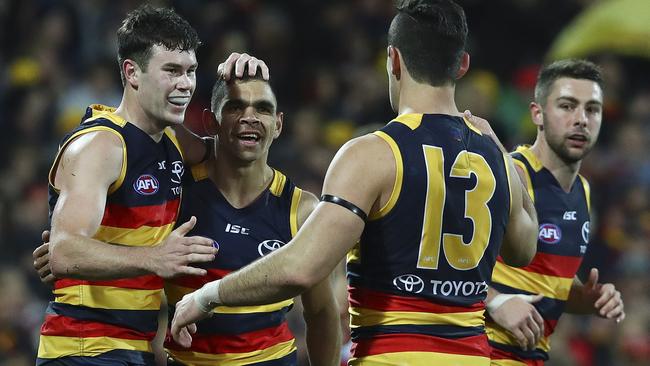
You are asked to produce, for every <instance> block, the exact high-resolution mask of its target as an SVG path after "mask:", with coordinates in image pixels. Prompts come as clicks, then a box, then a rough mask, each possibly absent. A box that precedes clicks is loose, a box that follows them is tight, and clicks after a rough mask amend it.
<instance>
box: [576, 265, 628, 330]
mask: <svg viewBox="0 0 650 366" xmlns="http://www.w3.org/2000/svg"><path fill="white" fill-rule="evenodd" d="M566 311H567V312H568V313H573V314H595V315H598V316H599V317H601V318H605V319H615V320H616V322H617V323H619V322H621V321H622V320H624V319H625V311H624V304H623V298H622V297H621V293H620V292H619V291H618V290H617V289H616V287H615V286H614V285H613V284H611V283H598V269H596V268H592V269H591V271H590V272H589V278H588V279H587V282H585V283H584V284H583V283H582V282H581V281H580V280H579V279H578V278H577V277H574V279H573V285H572V286H571V292H569V298H568V299H567V303H566Z"/></svg>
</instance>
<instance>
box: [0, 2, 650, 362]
mask: <svg viewBox="0 0 650 366" xmlns="http://www.w3.org/2000/svg"><path fill="white" fill-rule="evenodd" d="M610 1H612V2H615V1H619V2H621V1H628V2H629V1H630V0H610ZM646 1H647V0H646ZM604 2H607V1H606V0H601V1H597V0H593V1H592V0H563V1H560V0H554V1H548V0H547V1H544V0H491V1H483V0H467V1H462V0H460V1H459V3H460V4H461V5H463V6H464V8H465V10H466V13H467V18H468V22H469V28H470V41H469V44H468V49H469V51H470V54H471V63H472V65H471V68H470V72H469V73H468V74H467V75H466V77H465V78H463V79H462V80H461V81H460V82H459V83H458V86H457V101H458V105H459V108H460V109H461V110H462V109H465V108H470V109H471V110H472V112H473V113H474V114H476V115H479V116H482V117H484V118H486V119H488V120H489V121H490V122H491V123H492V125H493V127H494V128H495V130H496V131H497V133H498V135H499V136H500V137H501V139H502V141H503V142H504V144H505V145H506V146H507V147H508V148H513V147H514V146H516V144H520V143H531V142H532V141H533V140H534V136H535V129H534V126H533V124H532V122H531V120H530V116H529V112H528V104H529V102H530V101H531V100H532V96H533V87H534V83H535V78H536V75H537V72H538V70H539V68H540V65H541V64H542V63H544V62H548V58H547V56H548V53H549V49H550V48H551V46H552V45H553V42H554V41H555V40H556V38H557V37H558V35H559V34H560V33H561V32H562V31H563V30H565V28H566V27H567V26H568V25H570V24H572V22H573V21H575V19H577V18H578V17H580V16H582V15H584V13H585V12H587V11H588V10H589V9H591V8H592V7H595V6H598V5H601V3H604ZM152 3H153V4H154V5H160V6H172V7H174V8H175V9H176V10H177V11H178V12H179V13H180V14H181V15H183V16H184V17H185V18H186V19H187V20H188V21H189V22H190V23H191V24H192V25H193V26H194V27H195V28H196V29H197V31H198V32H199V35H200V37H201V39H202V41H203V46H201V48H200V49H199V50H198V52H197V55H198V58H199V65H200V66H199V70H198V77H197V80H198V87H197V90H196V93H195V96H194V99H193V102H192V104H191V106H190V108H189V110H188V113H187V115H186V124H187V125H188V126H189V127H190V128H191V129H193V130H194V131H196V132H197V133H203V131H202V130H201V128H200V115H201V112H202V110H203V109H204V108H209V99H210V91H211V88H212V85H213V82H214V79H215V71H216V67H217V65H218V64H219V63H220V62H221V61H223V60H224V59H225V58H226V57H227V56H228V55H229V54H230V53H231V52H233V51H238V52H241V51H246V52H248V53H251V54H254V55H255V56H257V57H259V58H261V59H263V60H265V61H266V62H267V64H268V65H269V66H270V69H271V79H272V85H273V87H274V89H275V91H276V93H277V97H278V102H279V109H280V110H281V111H283V112H284V113H285V125H284V130H283V133H282V136H281V137H280V138H279V139H278V140H277V141H276V142H275V143H274V145H273V147H272V148H271V157H270V161H271V164H272V165H273V166H274V167H276V168H279V169H280V170H282V171H284V172H285V173H286V174H287V175H288V176H289V177H291V178H292V179H293V180H294V181H295V182H296V183H297V184H298V185H299V186H302V187H303V188H305V189H308V190H310V191H312V192H314V193H316V194H319V193H320V188H321V184H322V179H323V176H324V173H325V171H326V169H327V166H328V164H329V162H330V160H331V158H332V157H333V155H334V153H335V152H336V150H337V149H338V148H339V147H340V146H341V145H342V144H343V143H344V142H345V141H347V140H348V139H350V138H351V137H354V136H356V135H359V134H363V133H366V132H369V131H372V130H374V129H376V128H378V127H379V126H381V125H382V124H385V123H386V122H388V121H389V120H390V119H391V118H392V117H394V113H393V112H392V111H391V109H390V105H389V102H388V94H387V77H386V71H385V49H386V32H387V29H388V26H389V24H390V20H391V19H392V16H393V15H394V7H393V3H392V2H391V1H390V0H330V1H318V0H304V1H297V0H296V1H269V0H266V1H262V0H227V1H201V0H184V1H181V0H178V1H154V2H152ZM139 4H140V2H139V1H134V0H110V1H109V0H85V1H73V0H69V1H66V0H61V1H55V0H0V47H1V48H0V127H1V132H0V157H2V160H1V162H0V291H1V292H0V366H4V365H17V366H20V365H30V364H31V365H33V362H34V357H35V350H36V348H37V343H38V329H39V326H40V323H41V321H42V318H43V311H44V309H45V306H46V302H47V301H48V300H49V299H50V298H51V294H50V290H49V289H48V288H46V287H45V286H44V285H42V284H41V283H40V282H39V280H38V276H37V275H36V274H35V272H34V271H33V270H32V259H31V253H32V250H33V249H34V248H35V247H36V246H38V245H39V244H40V242H41V231H42V230H43V229H46V228H48V208H47V175H48V170H49V167H50V163H51V161H52V159H53V157H54V155H55V153H56V151H57V144H58V142H59V140H60V138H61V137H62V136H63V134H64V133H65V132H66V131H68V130H70V129H72V128H73V127H74V126H75V125H76V124H78V123H79V120H80V117H81V116H82V114H83V112H84V110H85V107H86V106H88V105H89V104H92V103H102V104H106V105H111V106H117V105H118V104H119V102H120V99H121V95H122V87H121V83H120V77H119V68H118V65H117V62H116V41H115V31H116V30H117V28H118V27H119V24H120V22H121V20H122V19H123V18H124V16H125V14H126V13H127V12H128V11H129V10H131V9H133V8H135V7H137V6H138V5H139ZM638 16H642V17H643V16H645V19H646V21H647V20H648V19H650V14H648V13H645V15H644V14H643V13H642V14H635V13H634V12H633V11H631V14H630V19H631V18H634V17H638ZM621 24H622V23H620V24H619V25H621ZM614 27H616V25H614ZM648 28H650V26H648ZM646 31H647V34H646V35H645V37H638V38H639V39H638V42H641V43H643V42H645V43H646V44H645V47H646V49H650V46H649V45H648V43H650V41H649V40H650V29H648V30H646ZM603 32H605V33H607V32H608V30H607V29H605V30H603ZM614 33H616V32H614ZM617 36H618V37H620V35H617ZM621 43H625V39H623V38H621ZM643 47H644V45H643V44H641V45H640V47H639V48H640V49H641V51H639V52H634V51H630V48H629V47H628V49H626V51H625V52H617V51H616V49H615V47H614V48H612V49H611V50H610V51H609V52H593V53H591V54H589V55H588V56H589V58H590V59H592V60H593V61H595V62H597V63H598V64H599V65H600V66H601V67H602V68H603V71H604V76H605V109H604V118H603V126H602V130H601V134H600V140H599V141H598V144H597V146H596V148H595V149H594V150H593V151H592V153H591V154H590V155H589V157H588V158H587V159H586V160H585V162H584V164H583V166H582V174H583V175H584V176H586V177H587V178H588V179H589V180H590V181H591V184H592V207H593V208H594V214H595V219H594V222H593V223H592V233H591V234H592V241H591V243H590V247H589V250H588V253H587V256H586V258H585V261H584V265H583V269H582V270H581V273H583V274H584V273H585V272H586V271H587V270H588V269H589V268H591V267H593V266H596V267H598V268H599V269H600V276H601V281H609V282H614V283H615V284H616V286H617V287H618V288H620V290H621V292H622V294H623V297H624V300H625V309H626V312H627V319H626V320H625V321H624V322H623V323H621V324H618V325H617V324H615V323H614V322H612V321H605V320H602V319H598V318H596V317H577V316H564V317H563V319H562V321H561V322H560V324H561V325H560V327H559V329H558V330H557V334H556V335H554V337H553V339H552V344H553V352H552V356H551V357H552V360H551V362H549V363H548V365H579V366H587V365H648V364H649V360H650V291H649V290H650V289H649V287H650V280H649V278H650V276H649V275H650V205H649V200H650V197H649V193H650V191H649V188H650V141H648V140H649V139H650V72H649V71H650V51H647V53H646V54H645V57H644V54H643ZM631 49H634V47H632V48H631ZM297 327H298V328H299V327H300V325H299V323H298V322H297Z"/></svg>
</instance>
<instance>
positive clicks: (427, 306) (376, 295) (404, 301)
mask: <svg viewBox="0 0 650 366" xmlns="http://www.w3.org/2000/svg"><path fill="white" fill-rule="evenodd" d="M348 294H349V295H348V299H349V300H350V305H351V306H353V307H361V308H366V309H373V310H381V311H416V312H422V313H464V312H470V311H479V310H483V309H484V308H485V304H484V303H483V301H479V302H477V303H474V304H472V305H469V306H451V305H442V304H437V303H434V302H432V301H430V300H427V299H423V298H417V297H408V296H398V295H392V294H388V293H385V292H379V291H374V290H370V289H365V288H360V287H352V286H348Z"/></svg>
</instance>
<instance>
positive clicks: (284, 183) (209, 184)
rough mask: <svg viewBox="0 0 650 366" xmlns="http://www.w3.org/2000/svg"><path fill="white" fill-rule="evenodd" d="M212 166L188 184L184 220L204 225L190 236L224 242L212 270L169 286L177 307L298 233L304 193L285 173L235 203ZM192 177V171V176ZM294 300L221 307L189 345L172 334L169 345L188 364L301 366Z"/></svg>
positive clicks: (199, 169)
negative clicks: (245, 201)
mask: <svg viewBox="0 0 650 366" xmlns="http://www.w3.org/2000/svg"><path fill="white" fill-rule="evenodd" d="M207 172H208V170H207V165H206V164H205V163H203V164H199V165H197V166H194V167H193V168H192V177H191V178H192V179H187V180H186V184H185V185H184V189H185V190H184V192H183V204H182V210H181V215H180V218H181V219H180V220H179V223H182V222H185V221H187V220H189V218H190V217H191V216H192V215H194V216H196V217H197V224H196V226H195V227H194V229H192V231H191V232H190V234H189V235H201V236H204V237H207V238H211V239H213V240H214V241H216V242H217V243H218V244H219V253H218V254H217V256H216V258H215V260H214V261H213V262H211V263H209V264H205V265H203V268H206V269H207V270H208V275H207V276H203V277H197V276H184V277H181V278H176V279H172V280H169V281H167V282H166V284H165V293H166V295H167V299H168V302H169V304H170V317H169V319H171V318H172V316H173V304H176V303H177V302H178V301H179V300H180V299H181V298H182V297H183V295H185V294H187V293H189V292H192V291H194V290H195V289H197V288H200V287H201V286H203V284H205V283H207V282H210V281H214V280H216V279H220V278H222V277H224V276H225V275H226V274H228V273H230V272H233V271H236V270H238V269H239V268H242V267H244V266H246V265H248V264H249V263H251V262H253V261H254V260H256V259H259V258H260V257H262V256H264V255H266V254H268V253H271V252H272V251H274V250H276V249H278V248H280V247H282V246H283V245H285V244H286V243H288V242H289V241H290V240H291V238H292V236H293V235H294V234H295V233H296V232H297V231H298V221H297V211H298V203H299V201H300V197H301V194H302V190H301V189H299V188H297V187H296V186H294V185H293V183H291V181H289V180H288V179H287V178H286V177H285V176H284V175H283V174H282V173H280V172H279V171H277V170H276V171H274V176H273V181H272V182H271V184H270V186H269V188H268V189H266V190H265V191H264V192H263V193H262V194H261V195H260V196H259V197H258V198H257V199H256V200H255V201H253V203H251V204H250V205H248V206H246V207H244V208H241V209H238V208H234V207H233V206H232V205H231V204H230V203H229V202H228V201H227V200H226V199H225V197H224V196H223V195H222V194H221V192H220V191H219V190H218V189H217V187H216V186H215V184H214V183H213V181H212V180H211V179H210V178H209V177H208V173H207ZM189 176H190V175H189V174H188V178H190V177H189ZM292 306H293V300H286V301H282V302H278V303H274V304H269V305H263V306H245V307H226V306H219V307H217V308H216V309H214V314H213V315H212V316H211V317H210V318H208V319H205V320H201V321H199V322H198V323H197V327H198V330H197V333H196V334H194V335H192V338H193V341H192V346H191V348H190V349H186V348H183V347H182V346H180V345H178V344H176V343H174V342H173V340H172V339H171V337H167V340H166V342H165V347H166V348H167V351H168V353H169V354H170V355H171V356H172V358H174V359H175V360H177V361H179V362H181V363H183V364H186V365H206V366H207V365H264V366H280V365H283V366H284V365H287V366H288V365H296V364H297V359H296V357H297V356H296V347H295V344H294V343H295V340H294V337H293V334H292V333H291V331H290V330H289V327H288V324H287V321H286V313H287V312H288V311H289V310H290V308H291V307H292Z"/></svg>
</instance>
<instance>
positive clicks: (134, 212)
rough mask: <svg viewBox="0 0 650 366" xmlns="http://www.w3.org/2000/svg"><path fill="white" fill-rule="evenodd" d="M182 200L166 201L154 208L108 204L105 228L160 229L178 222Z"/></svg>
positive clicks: (103, 222)
mask: <svg viewBox="0 0 650 366" xmlns="http://www.w3.org/2000/svg"><path fill="white" fill-rule="evenodd" d="M179 204H180V199H179V198H175V199H173V200H169V201H166V202H164V203H162V204H160V205H152V206H133V207H129V206H124V205H120V204H117V203H108V204H106V208H105V209H104V218H103V219H102V225H103V226H110V227H118V228H124V229H137V228H139V227H141V226H144V225H146V226H150V227H160V226H165V225H168V224H171V223H172V222H174V221H175V220H176V214H177V213H178V205H179Z"/></svg>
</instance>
